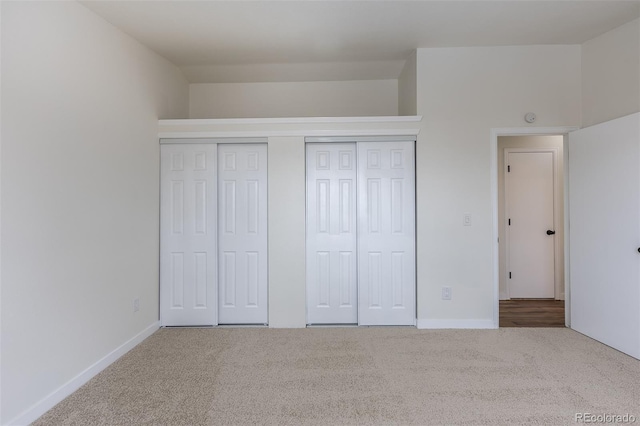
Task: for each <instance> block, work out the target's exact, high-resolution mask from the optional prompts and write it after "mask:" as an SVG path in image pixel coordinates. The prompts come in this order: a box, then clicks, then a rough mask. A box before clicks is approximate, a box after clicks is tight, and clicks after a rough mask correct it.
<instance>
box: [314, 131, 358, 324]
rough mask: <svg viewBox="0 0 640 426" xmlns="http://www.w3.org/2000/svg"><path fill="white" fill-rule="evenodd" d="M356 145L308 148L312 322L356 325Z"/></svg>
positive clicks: (333, 144)
mask: <svg viewBox="0 0 640 426" xmlns="http://www.w3.org/2000/svg"><path fill="white" fill-rule="evenodd" d="M356 189H357V183H356V146H355V143H327V144H315V143H309V144H307V322H308V323H309V324H356V323H357V322H358V311H357V294H358V290H357V285H358V283H357V260H356V259H357V256H356V199H357V198H356Z"/></svg>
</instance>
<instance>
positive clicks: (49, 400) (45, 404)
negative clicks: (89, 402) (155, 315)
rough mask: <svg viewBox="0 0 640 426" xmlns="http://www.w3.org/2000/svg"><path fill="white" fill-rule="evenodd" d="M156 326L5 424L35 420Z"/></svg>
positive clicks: (16, 425)
mask: <svg viewBox="0 0 640 426" xmlns="http://www.w3.org/2000/svg"><path fill="white" fill-rule="evenodd" d="M158 328H160V322H159V321H156V322H154V323H153V324H151V325H150V326H148V327H147V328H145V329H144V330H142V331H141V332H140V333H138V334H136V335H135V336H133V337H132V338H131V339H129V340H128V341H126V342H125V343H123V344H122V345H120V346H119V347H117V348H116V349H114V350H113V351H111V352H110V353H109V354H107V355H106V356H105V357H103V358H102V359H100V360H98V361H97V362H96V363H95V364H93V365H91V366H90V367H89V368H87V369H86V370H84V371H82V372H81V373H80V374H78V375H77V376H75V377H74V378H72V379H71V380H69V381H68V382H67V383H65V384H64V385H62V386H60V387H59V388H58V389H56V390H54V391H53V392H51V393H50V394H49V395H47V396H45V397H44V398H42V399H41V400H40V401H38V402H36V403H35V404H33V405H32V406H31V407H29V408H28V409H26V410H25V411H24V412H22V413H21V414H19V415H18V416H16V417H14V418H13V419H12V420H10V421H9V422H8V423H7V425H10V426H24V425H28V424H30V423H32V422H34V421H36V420H37V419H38V418H39V417H40V416H42V415H43V414H44V413H46V412H47V411H49V410H50V409H52V408H53V407H54V406H55V405H56V404H58V403H59V402H60V401H62V400H63V399H65V398H66V397H68V396H69V395H71V394H72V393H73V392H75V391H76V390H78V389H79V388H80V386H82V385H84V384H85V383H87V382H88V381H89V380H91V379H92V378H93V377H94V376H96V375H97V374H98V373H100V372H101V371H102V370H104V369H105V368H107V367H108V366H109V365H111V364H113V363H114V362H115V361H116V360H117V359H118V358H120V357H121V356H122V355H124V354H126V353H127V352H129V351H130V350H131V349H133V348H134V347H136V346H137V345H138V344H140V343H141V342H142V341H143V340H144V339H146V338H147V337H149V336H151V335H152V334H153V333H155V332H156V331H157V330H158Z"/></svg>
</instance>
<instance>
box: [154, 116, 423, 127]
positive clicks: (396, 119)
mask: <svg viewBox="0 0 640 426" xmlns="http://www.w3.org/2000/svg"><path fill="white" fill-rule="evenodd" d="M419 121H422V116H421V115H398V116H395V115H394V116H373V117H274V118H205V119H201V118H196V119H178V120H175V119H174V120H158V123H159V124H160V125H162V126H185V125H188V126H211V125H221V124H314V123H315V124H319V123H406V122H419Z"/></svg>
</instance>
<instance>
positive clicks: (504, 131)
mask: <svg viewBox="0 0 640 426" xmlns="http://www.w3.org/2000/svg"><path fill="white" fill-rule="evenodd" d="M578 129H579V127H577V126H558V127H497V128H492V129H491V134H490V138H489V148H490V155H491V163H490V164H491V165H490V185H491V209H492V238H493V250H492V259H493V265H492V266H493V268H492V269H493V323H494V328H499V326H500V256H499V253H500V252H499V242H498V236H499V229H500V228H499V224H498V137H499V136H554V135H563V136H564V143H563V163H564V170H563V176H564V225H565V226H564V228H565V244H564V287H565V290H564V296H565V325H566V326H567V327H570V326H571V303H570V301H571V291H570V288H571V285H570V284H571V281H570V276H569V244H568V240H569V239H568V238H567V237H566V236H567V235H568V230H569V224H568V220H569V203H568V197H569V188H568V184H569V179H568V172H569V144H568V134H569V132H572V131H575V130H578Z"/></svg>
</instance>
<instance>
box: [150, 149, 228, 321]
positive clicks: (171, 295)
mask: <svg viewBox="0 0 640 426" xmlns="http://www.w3.org/2000/svg"><path fill="white" fill-rule="evenodd" d="M160 163H161V165H160V167H161V176H160V191H161V195H160V204H161V207H160V212H161V214H160V216H161V218H160V221H161V232H160V317H161V322H162V325H164V326H180V325H215V324H216V319H217V312H216V300H215V298H216V226H215V223H216V198H217V195H216V146H215V145H189V144H186V145H162V146H161V161H160Z"/></svg>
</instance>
